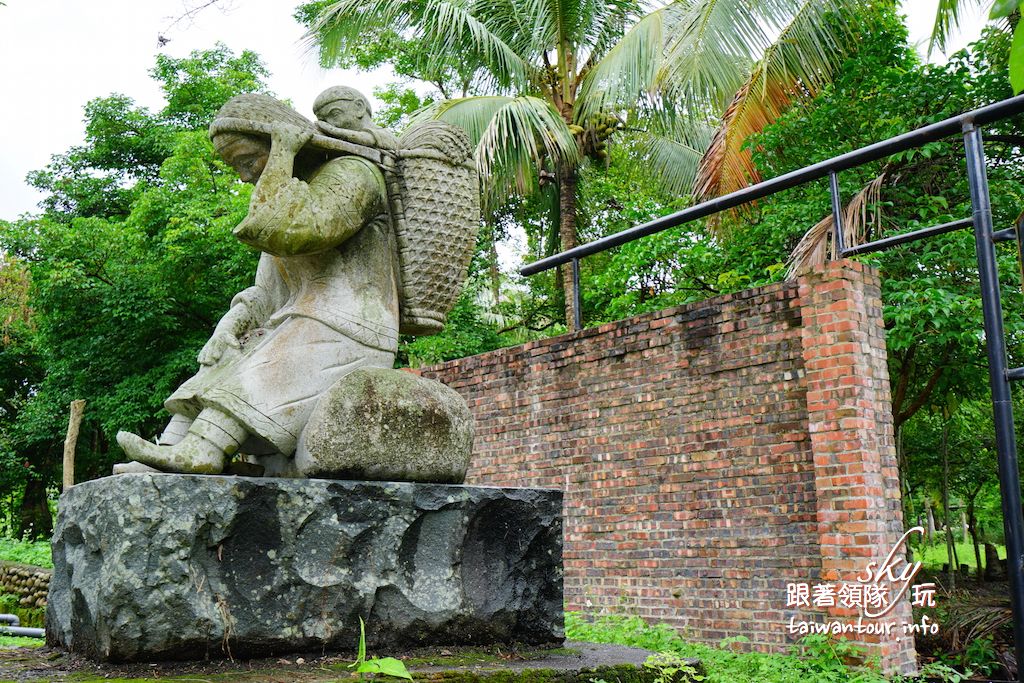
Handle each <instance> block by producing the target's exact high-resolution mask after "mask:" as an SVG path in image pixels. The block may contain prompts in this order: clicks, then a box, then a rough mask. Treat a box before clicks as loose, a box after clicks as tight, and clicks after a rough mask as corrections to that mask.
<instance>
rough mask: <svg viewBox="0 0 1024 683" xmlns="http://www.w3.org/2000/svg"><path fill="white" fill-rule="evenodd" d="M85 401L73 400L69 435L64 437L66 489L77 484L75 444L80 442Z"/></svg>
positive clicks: (69, 420)
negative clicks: (80, 428)
mask: <svg viewBox="0 0 1024 683" xmlns="http://www.w3.org/2000/svg"><path fill="white" fill-rule="evenodd" d="M84 412H85V401H84V400H82V399H77V400H74V401H72V402H71V417H70V419H68V435H67V437H65V439H64V490H65V491H67V490H68V489H69V488H71V487H72V486H74V485H75V446H76V445H77V444H78V428H79V427H81V425H82V414H83V413H84Z"/></svg>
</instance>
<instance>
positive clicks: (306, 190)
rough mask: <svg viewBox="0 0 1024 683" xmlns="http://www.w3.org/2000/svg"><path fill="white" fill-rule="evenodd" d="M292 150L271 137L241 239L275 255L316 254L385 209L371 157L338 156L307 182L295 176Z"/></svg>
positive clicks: (240, 228) (238, 233)
mask: <svg viewBox="0 0 1024 683" xmlns="http://www.w3.org/2000/svg"><path fill="white" fill-rule="evenodd" d="M294 155H295V151H293V150H291V149H290V148H289V147H288V145H287V143H280V142H279V141H277V140H272V143H271V153H270V158H269V160H268V162H267V166H266V168H265V169H264V171H263V173H262V174H261V175H260V179H259V180H258V181H257V183H256V188H255V190H254V191H253V197H252V200H251V201H250V204H249V213H248V215H247V216H246V218H245V220H244V221H242V223H241V224H239V226H238V227H237V228H236V229H235V235H236V236H237V237H238V238H239V239H240V240H241V241H243V242H245V243H246V244H249V245H251V246H254V247H256V248H258V249H260V250H262V251H265V252H267V253H270V254H274V255H275V256H296V255H299V254H313V253H316V252H320V251H324V250H327V249H331V248H333V247H336V246H338V245H339V244H341V243H342V242H344V241H345V240H347V239H348V238H349V237H351V236H352V235H354V234H355V233H356V232H358V231H359V230H360V229H361V228H362V227H363V226H365V225H366V224H367V223H369V222H370V221H371V220H372V219H373V218H374V217H376V216H377V215H379V214H380V213H381V211H383V210H384V208H385V207H384V201H385V197H386V190H385V187H384V179H383V176H382V175H381V173H380V171H379V170H378V169H376V168H375V167H373V165H372V164H370V163H369V162H367V161H364V160H362V159H359V158H355V157H344V158H340V159H334V160H332V161H329V162H327V163H326V164H325V165H324V166H323V167H322V168H321V169H319V170H318V171H317V172H316V173H315V174H314V175H313V177H312V178H310V180H309V182H306V181H303V180H300V179H298V178H294V177H292V176H291V173H292V171H293V165H294Z"/></svg>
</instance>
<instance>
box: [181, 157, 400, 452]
mask: <svg viewBox="0 0 1024 683" xmlns="http://www.w3.org/2000/svg"><path fill="white" fill-rule="evenodd" d="M235 234H236V235H237V236H238V237H239V239H241V240H242V241H243V242H246V243H248V244H250V245H252V246H255V247H257V248H259V249H260V250H262V251H263V254H262V255H261V257H260V262H259V267H258V269H257V272H256V282H255V284H254V285H253V286H252V287H250V288H248V289H246V290H245V291H243V292H241V293H239V294H238V295H237V296H235V298H234V299H233V300H232V302H231V306H232V308H234V307H235V306H245V307H246V310H245V314H246V316H247V317H248V320H249V323H248V324H247V325H246V327H247V328H248V329H249V331H248V332H247V333H245V334H244V335H242V337H241V339H240V341H241V349H240V350H239V351H234V350H230V349H229V350H228V351H227V352H226V353H225V354H224V355H223V356H222V357H221V359H220V360H219V361H218V362H217V363H216V364H214V365H211V366H204V367H203V368H201V369H200V371H199V372H198V373H197V374H196V375H195V376H194V377H192V378H190V379H188V380H187V381H186V382H185V383H184V384H182V385H181V386H180V387H179V388H178V389H177V391H175V392H174V393H173V394H172V395H171V396H170V397H169V398H168V399H167V401H166V402H165V403H164V406H165V407H166V408H167V410H169V411H171V412H172V413H175V414H182V415H185V416H188V417H192V418H194V417H195V416H196V415H198V414H199V411H200V410H202V409H203V408H207V407H210V408H216V409H218V410H220V411H223V412H224V413H227V414H228V415H231V416H232V417H234V418H235V419H236V420H238V422H240V423H241V424H242V425H243V426H245V428H246V430H247V431H248V432H249V433H250V434H251V435H253V438H251V439H250V441H249V442H247V443H246V444H243V450H244V451H246V452H249V453H273V452H276V453H280V454H283V455H286V456H290V455H292V454H293V453H294V452H295V449H296V444H297V442H298V439H299V436H300V435H301V433H302V430H303V428H304V427H305V425H306V422H307V421H308V420H309V415H310V413H311V412H312V411H313V408H314V407H315V406H316V403H317V400H318V399H319V397H320V396H321V395H322V394H323V393H324V392H325V391H326V390H327V389H328V388H329V387H330V386H331V385H333V384H334V383H335V382H337V381H338V380H339V379H341V378H342V377H344V376H345V375H347V374H348V373H350V372H352V371H353V370H355V369H357V368H360V367H380V368H390V367H392V365H393V363H394V358H395V353H396V351H397V348H398V316H399V312H398V307H399V304H398V287H399V285H398V278H399V264H398V254H397V248H396V239H395V235H394V231H393V229H392V226H391V222H390V220H389V215H388V201H387V188H386V186H385V184H384V178H383V176H382V174H381V172H380V170H379V169H378V168H377V167H375V166H374V165H373V164H371V163H370V162H368V161H365V160H363V159H360V158H357V157H342V158H339V159H334V160H331V161H329V162H327V163H326V164H324V165H323V166H322V167H321V168H319V169H318V170H317V171H316V172H315V173H314V174H313V175H312V176H311V177H310V179H309V181H308V182H303V181H301V180H298V179H292V180H291V181H289V182H288V183H287V184H285V185H284V186H283V187H282V188H280V189H279V190H278V192H276V193H275V194H274V195H273V196H272V197H269V198H267V199H266V201H262V202H259V203H257V202H254V203H253V205H252V206H250V211H249V215H248V216H247V217H246V219H245V220H244V221H243V222H242V223H241V224H239V226H238V227H237V228H236V229H235Z"/></svg>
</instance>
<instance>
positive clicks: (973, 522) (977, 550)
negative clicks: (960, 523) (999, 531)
mask: <svg viewBox="0 0 1024 683" xmlns="http://www.w3.org/2000/svg"><path fill="white" fill-rule="evenodd" d="M975 495H977V494H975ZM967 528H968V529H969V530H970V532H971V543H973V544H974V561H975V563H976V564H975V566H976V567H977V568H978V581H981V580H982V579H984V578H985V570H984V567H983V566H982V564H981V543H979V542H978V520H977V518H976V517H975V515H974V497H973V496H972V497H971V499H970V500H969V501H967Z"/></svg>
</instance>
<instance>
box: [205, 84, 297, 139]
mask: <svg viewBox="0 0 1024 683" xmlns="http://www.w3.org/2000/svg"><path fill="white" fill-rule="evenodd" d="M278 121H281V122H284V123H288V124H291V125H293V126H298V127H299V128H313V124H312V122H310V120H309V119H307V118H306V117H305V116H303V115H302V114H299V113H298V112H297V111H295V110H294V109H292V108H291V107H289V106H288V105H287V104H285V103H284V102H281V101H280V100H277V99H274V98H273V97H271V96H270V95H257V94H252V93H246V94H244V95H236V96H234V97H232V98H231V99H230V100H228V101H227V102H225V103H224V106H223V107H221V108H220V110H219V111H218V112H217V116H216V117H214V119H213V123H211V124H210V137H211V138H213V137H215V136H216V135H218V134H220V133H241V134H252V133H256V132H262V133H264V134H265V132H266V131H269V126H270V124H272V123H276V122H278ZM247 122H248V125H247ZM252 124H256V125H255V126H253V125H252ZM261 124H262V125H261ZM263 129H265V130H263Z"/></svg>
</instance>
